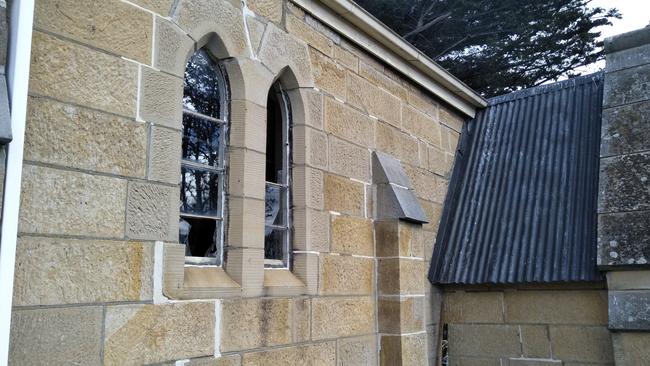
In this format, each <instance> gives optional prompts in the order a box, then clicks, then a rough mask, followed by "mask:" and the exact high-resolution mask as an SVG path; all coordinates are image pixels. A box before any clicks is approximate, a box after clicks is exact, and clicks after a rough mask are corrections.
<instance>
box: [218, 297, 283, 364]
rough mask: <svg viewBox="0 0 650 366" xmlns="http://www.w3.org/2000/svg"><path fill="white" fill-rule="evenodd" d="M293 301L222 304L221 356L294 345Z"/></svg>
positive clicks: (253, 301) (229, 301) (266, 300)
mask: <svg viewBox="0 0 650 366" xmlns="http://www.w3.org/2000/svg"><path fill="white" fill-rule="evenodd" d="M291 319H292V313H291V306H290V301H289V299H237V300H227V301H224V302H223V304H222V314H221V333H222V337H221V352H229V351H238V350H245V349H251V348H258V347H268V346H274V345H279V344H287V343H291V342H292V336H291V323H292V322H291Z"/></svg>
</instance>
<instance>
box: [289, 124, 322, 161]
mask: <svg viewBox="0 0 650 366" xmlns="http://www.w3.org/2000/svg"><path fill="white" fill-rule="evenodd" d="M293 146H294V148H293V161H294V164H299V165H301V164H305V165H308V166H312V167H315V168H321V169H327V162H328V160H329V154H328V147H327V136H326V135H325V134H324V133H323V132H320V131H317V130H316V129H313V128H311V127H307V126H295V127H294V128H293Z"/></svg>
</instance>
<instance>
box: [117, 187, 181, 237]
mask: <svg viewBox="0 0 650 366" xmlns="http://www.w3.org/2000/svg"><path fill="white" fill-rule="evenodd" d="M177 207H178V188H177V187H167V186H162V185H154V184H149V183H140V182H130V183H129V198H128V201H127V205H126V236H127V237H128V238H131V239H150V240H169V241H172V242H173V241H174V240H175V239H177V235H178V211H177V210H178V208H177Z"/></svg>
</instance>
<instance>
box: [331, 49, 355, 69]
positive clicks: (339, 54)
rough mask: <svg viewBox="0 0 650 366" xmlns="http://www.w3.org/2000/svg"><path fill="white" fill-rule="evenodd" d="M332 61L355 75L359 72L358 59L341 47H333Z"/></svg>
mask: <svg viewBox="0 0 650 366" xmlns="http://www.w3.org/2000/svg"><path fill="white" fill-rule="evenodd" d="M334 59H335V60H336V61H337V62H338V63H340V64H341V65H343V66H345V67H347V68H349V69H350V70H352V71H353V72H355V73H356V72H358V71H359V58H358V57H357V56H355V55H354V54H353V53H352V52H349V51H348V50H346V49H345V48H343V47H340V46H337V45H335V46H334Z"/></svg>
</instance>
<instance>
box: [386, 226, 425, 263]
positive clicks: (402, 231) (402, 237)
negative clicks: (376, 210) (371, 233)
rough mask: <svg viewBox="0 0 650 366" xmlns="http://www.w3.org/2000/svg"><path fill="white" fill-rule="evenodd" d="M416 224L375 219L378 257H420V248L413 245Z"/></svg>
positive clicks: (416, 229)
mask: <svg viewBox="0 0 650 366" xmlns="http://www.w3.org/2000/svg"><path fill="white" fill-rule="evenodd" d="M417 231H420V230H418V228H417V224H411V223H408V222H405V221H399V220H387V221H375V237H376V247H377V256H378V257H420V258H421V257H422V250H421V247H420V249H418V248H416V246H417V244H416V245H414V240H413V238H414V234H415V233H416V232H417Z"/></svg>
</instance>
